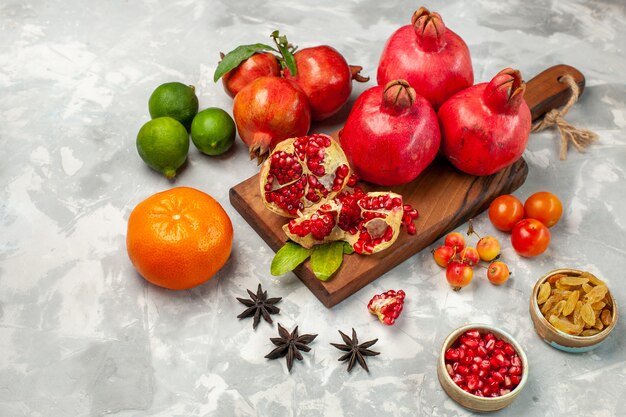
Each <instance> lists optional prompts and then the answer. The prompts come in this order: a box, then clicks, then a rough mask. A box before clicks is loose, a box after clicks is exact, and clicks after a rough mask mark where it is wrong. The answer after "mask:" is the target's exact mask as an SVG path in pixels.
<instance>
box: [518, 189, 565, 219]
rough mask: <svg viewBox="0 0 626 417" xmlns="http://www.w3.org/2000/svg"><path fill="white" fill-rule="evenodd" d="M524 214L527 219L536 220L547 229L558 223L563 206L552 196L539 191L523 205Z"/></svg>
mask: <svg viewBox="0 0 626 417" xmlns="http://www.w3.org/2000/svg"><path fill="white" fill-rule="evenodd" d="M524 212H525V213H526V217H527V218H531V219H537V220H539V221H540V222H541V223H543V224H545V225H546V226H547V227H552V226H554V225H555V224H557V223H558V222H559V219H560V218H561V215H562V214H563V205H562V204H561V200H559V198H558V197H557V196H555V195H554V194H552V193H549V192H547V191H541V192H538V193H535V194H533V195H531V196H530V197H528V199H527V200H526V202H525V203H524Z"/></svg>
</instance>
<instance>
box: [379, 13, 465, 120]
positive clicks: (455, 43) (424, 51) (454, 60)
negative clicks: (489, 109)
mask: <svg viewBox="0 0 626 417" xmlns="http://www.w3.org/2000/svg"><path fill="white" fill-rule="evenodd" d="M411 23H412V24H411V25H406V26H402V27H401V28H400V29H398V30H397V31H395V32H394V33H393V35H391V37H390V38H389V40H388V41H387V44H386V45H385V48H384V50H383V53H382V55H381V57H380V63H379V64H378V75H377V80H378V85H385V84H387V83H388V82H390V81H392V80H397V79H403V80H406V81H408V83H409V84H410V85H411V86H412V87H413V88H415V90H416V91H417V92H418V93H419V94H421V95H422V96H424V97H425V98H426V99H427V100H428V101H429V102H430V103H431V104H432V105H433V107H434V108H435V110H436V109H438V108H439V106H441V105H442V104H443V102H444V101H446V99H448V97H450V96H452V95H453V94H454V93H456V92H457V91H460V90H462V89H464V88H466V87H469V86H471V85H472V84H473V83H474V72H473V70H472V61H471V58H470V54H469V49H468V48H467V45H466V44H465V42H464V41H463V39H461V38H460V37H459V36H458V35H457V34H456V33H454V32H453V31H451V30H450V29H448V28H446V26H445V25H444V24H443V20H441V16H440V15H439V14H438V13H435V12H432V13H431V12H430V11H429V10H428V9H426V8H425V7H421V8H420V9H419V10H417V11H416V12H415V13H414V14H413V17H412V19H411Z"/></svg>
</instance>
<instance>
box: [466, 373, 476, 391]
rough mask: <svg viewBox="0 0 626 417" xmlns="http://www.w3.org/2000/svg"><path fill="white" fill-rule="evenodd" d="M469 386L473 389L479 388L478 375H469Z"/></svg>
mask: <svg viewBox="0 0 626 417" xmlns="http://www.w3.org/2000/svg"><path fill="white" fill-rule="evenodd" d="M467 388H469V389H470V390H472V391H474V390H475V389H477V388H478V377H477V376H476V375H470V376H468V377H467Z"/></svg>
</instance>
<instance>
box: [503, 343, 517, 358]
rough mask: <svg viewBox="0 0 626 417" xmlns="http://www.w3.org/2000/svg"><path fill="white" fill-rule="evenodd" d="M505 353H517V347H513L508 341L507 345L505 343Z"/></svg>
mask: <svg viewBox="0 0 626 417" xmlns="http://www.w3.org/2000/svg"><path fill="white" fill-rule="evenodd" d="M503 350H504V353H505V354H506V355H507V356H512V355H514V354H515V349H513V346H511V345H509V344H508V343H507V344H506V345H504V349H503Z"/></svg>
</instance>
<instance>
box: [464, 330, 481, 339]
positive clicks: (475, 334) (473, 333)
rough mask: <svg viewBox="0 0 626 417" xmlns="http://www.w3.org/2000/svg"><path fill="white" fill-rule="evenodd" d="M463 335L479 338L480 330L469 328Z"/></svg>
mask: <svg viewBox="0 0 626 417" xmlns="http://www.w3.org/2000/svg"><path fill="white" fill-rule="evenodd" d="M465 336H467V337H470V338H472V339H478V338H480V332H479V331H478V330H469V331H467V332H465Z"/></svg>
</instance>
